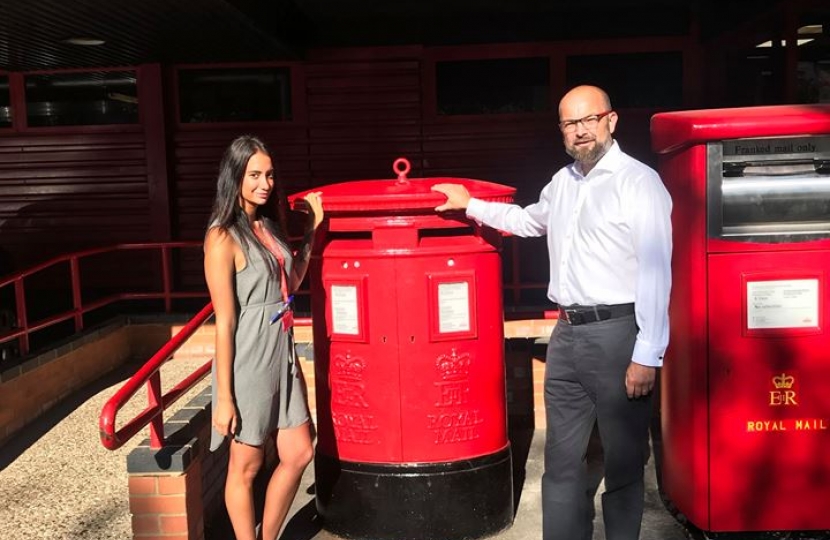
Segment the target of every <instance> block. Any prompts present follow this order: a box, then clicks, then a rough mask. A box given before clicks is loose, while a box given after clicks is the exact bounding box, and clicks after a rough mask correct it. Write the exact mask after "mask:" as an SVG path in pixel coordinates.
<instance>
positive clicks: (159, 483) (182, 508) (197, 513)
mask: <svg viewBox="0 0 830 540" xmlns="http://www.w3.org/2000/svg"><path fill="white" fill-rule="evenodd" d="M196 444H197V439H193V440H192V441H191V442H190V443H188V444H186V445H182V446H175V447H165V448H162V449H161V450H154V449H152V448H150V447H149V446H146V445H142V446H139V447H138V448H136V449H135V450H133V451H132V452H131V453H130V455H129V456H128V458H127V472H128V473H129V488H130V512H131V513H132V526H133V538H134V539H135V540H204V537H205V520H204V510H203V507H204V501H203V494H202V461H201V459H198V456H197V455H196V453H195V452H194V447H195V446H196ZM194 458H196V459H194Z"/></svg>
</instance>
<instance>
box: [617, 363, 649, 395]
mask: <svg viewBox="0 0 830 540" xmlns="http://www.w3.org/2000/svg"><path fill="white" fill-rule="evenodd" d="M656 373H657V368H655V367H652V366H644V365H642V364H638V363H637V362H631V363H630V364H629V365H628V369H627V370H626V371H625V391H626V393H627V394H628V397H629V399H637V398H639V397H643V396H647V395H648V394H650V393H651V391H652V390H653V389H654V379H655V377H656Z"/></svg>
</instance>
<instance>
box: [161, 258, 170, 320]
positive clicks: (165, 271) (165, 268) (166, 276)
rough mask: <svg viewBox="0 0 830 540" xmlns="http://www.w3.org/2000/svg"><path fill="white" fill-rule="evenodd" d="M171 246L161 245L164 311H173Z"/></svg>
mask: <svg viewBox="0 0 830 540" xmlns="http://www.w3.org/2000/svg"><path fill="white" fill-rule="evenodd" d="M170 266H171V265H170V247H168V246H166V245H165V246H162V247H161V279H162V281H163V283H164V285H163V286H164V311H165V312H167V313H170V312H171V311H173V299H172V298H171V297H170V293H171V290H172V284H171V281H172V279H173V278H172V277H171V276H170Z"/></svg>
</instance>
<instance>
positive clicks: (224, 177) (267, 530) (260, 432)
mask: <svg viewBox="0 0 830 540" xmlns="http://www.w3.org/2000/svg"><path fill="white" fill-rule="evenodd" d="M273 190H274V167H273V164H272V161H271V156H270V154H269V152H268V149H267V148H266V146H265V145H264V144H263V143H262V141H260V140H259V139H257V138H255V137H251V136H241V137H238V138H237V139H235V140H234V141H233V142H232V143H231V144H230V146H229V147H228V148H227V150H226V151H225V155H224V156H223V157H222V162H221V164H220V168H219V178H218V181H217V188H216V200H215V203H214V207H213V214H212V215H211V219H210V226H209V228H208V231H207V235H206V238H205V278H206V280H207V285H208V289H209V290H210V298H211V301H212V302H213V309H214V313H215V322H216V356H215V360H214V362H213V419H212V424H213V432H212V437H211V444H210V448H211V450H215V449H217V448H218V447H219V446H220V445H221V443H222V441H223V439H224V437H230V439H231V440H230V458H229V462H228V476H227V479H226V482H225V504H226V506H227V509H228V515H229V516H230V519H231V524H232V525H233V529H234V532H235V534H236V538H237V540H255V539H256V523H255V521H256V519H255V511H254V497H253V483H254V478H255V477H256V475H257V472H258V471H259V469H260V467H261V466H262V463H263V460H264V447H265V446H264V445H265V442H266V441H267V440H268V438H269V437H274V438H275V443H276V448H277V453H278V454H279V465H278V466H277V468H276V470H275V471H274V473H273V475H272V476H271V479H270V480H269V482H268V488H267V491H266V495H265V509H264V512H263V518H262V529H261V538H262V539H263V540H275V539H276V538H277V535H278V534H279V531H280V528H281V527H282V524H283V521H285V516H286V513H287V512H288V508H289V506H290V505H291V502H292V500H293V499H294V495H295V494H296V492H297V488H298V486H299V484H300V479H301V477H302V475H303V471H304V470H305V468H306V466H307V465H308V464H309V463H310V462H311V459H312V457H313V448H312V436H311V431H310V420H309V411H308V403H307V401H306V392H305V387H304V383H303V380H302V373H301V372H300V368H299V366H298V365H297V364H296V355H295V352H294V343H293V339H292V333H291V322H292V321H293V317H292V316H291V310H290V298H289V296H290V294H291V293H292V292H293V291H294V290H296V288H297V287H298V286H299V285H300V283H301V282H302V280H303V277H304V276H305V273H306V270H307V268H308V260H309V256H310V254H311V244H312V241H313V239H314V231H315V230H316V228H317V227H318V226H319V225H320V222H321V221H322V220H323V208H322V204H321V201H320V193H319V192H314V193H310V194H309V195H307V196H306V198H305V200H306V203H307V206H308V210H309V216H308V223H307V226H306V234H305V237H304V240H303V244H302V246H301V247H300V249H299V251H298V252H297V254H296V255H293V256H292V253H291V250H290V249H289V247H288V244H287V242H286V238H285V234H284V233H283V232H282V231H281V230H280V229H279V227H278V226H277V224H276V223H274V222H273V221H271V220H269V219H267V218H265V217H264V216H262V214H261V210H262V209H263V207H264V205H265V204H266V203H267V202H268V199H269V197H270V195H271V193H272V192H273Z"/></svg>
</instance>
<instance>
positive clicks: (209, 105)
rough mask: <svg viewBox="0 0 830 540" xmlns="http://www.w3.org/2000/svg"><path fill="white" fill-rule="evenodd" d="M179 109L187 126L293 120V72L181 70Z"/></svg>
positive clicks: (272, 68) (271, 68) (271, 70)
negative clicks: (192, 124)
mask: <svg viewBox="0 0 830 540" xmlns="http://www.w3.org/2000/svg"><path fill="white" fill-rule="evenodd" d="M179 109H180V111H181V121H182V122H184V123H198V122H256V121H260V122H266V121H271V122H274V121H280V120H291V74H290V70H289V68H286V67H281V68H278V67H268V68H253V69H246V68H235V69H183V70H180V71H179Z"/></svg>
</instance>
